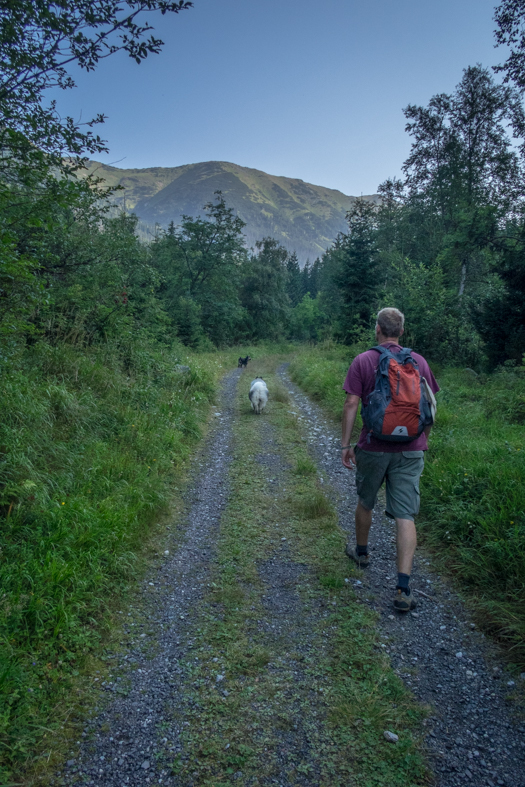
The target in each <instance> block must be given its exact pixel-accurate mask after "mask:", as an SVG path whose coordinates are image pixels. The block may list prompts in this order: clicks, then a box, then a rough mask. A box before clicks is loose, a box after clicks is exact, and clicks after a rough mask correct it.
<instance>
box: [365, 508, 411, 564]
mask: <svg viewBox="0 0 525 787" xmlns="http://www.w3.org/2000/svg"><path fill="white" fill-rule="evenodd" d="M356 519H357V516H356ZM396 525H397V570H398V571H399V573H400V574H407V575H408V576H410V574H411V573H412V562H413V560H414V552H415V551H416V546H417V535H416V526H415V524H414V522H413V521H412V520H411V519H399V518H396ZM356 530H357V525H356ZM357 543H359V541H358V542H357Z"/></svg>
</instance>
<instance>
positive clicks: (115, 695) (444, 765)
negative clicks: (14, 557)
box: [52, 365, 525, 787]
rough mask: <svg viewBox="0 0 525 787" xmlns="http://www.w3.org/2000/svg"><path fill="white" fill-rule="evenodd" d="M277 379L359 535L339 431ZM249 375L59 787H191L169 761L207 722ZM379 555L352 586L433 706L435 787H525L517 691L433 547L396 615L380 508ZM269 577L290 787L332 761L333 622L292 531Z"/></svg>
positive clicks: (268, 635) (267, 453) (275, 675)
mask: <svg viewBox="0 0 525 787" xmlns="http://www.w3.org/2000/svg"><path fill="white" fill-rule="evenodd" d="M279 374H280V376H281V378H282V380H283V382H284V383H285V385H286V387H287V389H288V390H289V392H290V394H291V397H292V404H291V406H290V408H291V409H292V410H293V411H295V413H296V415H297V418H298V419H299V420H300V422H301V423H302V425H303V433H304V435H305V437H306V439H307V441H308V446H309V450H310V452H311V454H312V457H313V458H314V459H315V460H316V462H317V464H318V466H319V468H320V469H321V470H322V472H323V474H324V477H325V485H326V488H327V492H328V493H329V494H330V496H331V497H332V500H333V502H334V504H335V506H336V508H337V510H338V513H339V517H340V522H341V525H342V527H343V528H344V529H346V530H348V531H349V532H351V531H353V524H352V519H353V509H354V506H355V487H354V482H353V479H352V477H351V476H349V473H348V472H347V471H346V470H344V469H343V468H342V466H341V465H340V459H339V456H340V455H339V451H338V450H337V448H338V446H339V445H340V435H339V430H338V428H337V427H336V426H335V425H334V423H333V422H331V421H330V420H329V419H327V418H326V416H325V415H324V414H323V412H322V410H321V408H320V407H318V406H317V405H315V404H313V403H312V402H311V401H310V400H309V399H308V397H307V396H306V395H305V394H304V393H302V392H301V391H300V389H299V388H298V387H297V386H295V385H294V384H293V383H292V382H291V381H290V379H289V376H288V374H287V372H286V365H283V366H282V367H281V368H280V370H279ZM239 376H240V371H238V370H235V371H233V372H231V373H230V374H228V375H227V376H226V378H225V381H224V383H223V386H222V389H221V391H220V394H219V404H218V407H217V408H216V410H215V417H216V423H215V424H214V425H213V427H212V429H211V430H210V433H209V435H208V437H207V440H206V443H205V445H204V446H203V448H202V451H201V452H200V453H199V454H198V455H197V456H196V457H195V461H194V467H193V472H192V477H193V481H192V483H191V485H190V488H189V490H188V493H187V495H186V507H187V514H186V522H185V532H184V539H183V541H182V543H180V535H179V536H178V538H179V541H178V542H177V540H176V539H177V536H176V535H174V538H173V543H172V544H171V545H170V544H169V543H168V544H167V547H168V549H169V552H170V553H171V554H168V555H166V557H165V560H163V561H162V563H161V564H160V565H159V566H158V568H157V569H156V570H155V571H154V572H152V574H151V575H150V576H148V577H147V578H146V579H145V580H144V582H143V587H142V592H141V596H142V600H141V604H140V610H136V612H137V614H136V615H135V611H134V610H132V611H131V612H129V614H128V616H127V617H128V620H127V623H126V625H125V626H124V631H125V632H127V633H128V634H129V635H130V637H131V644H130V645H129V647H128V649H127V650H124V651H123V652H122V653H120V654H118V655H116V656H115V657H114V658H113V659H112V660H111V664H112V666H111V668H110V672H111V675H110V676H109V678H108V680H107V681H106V682H104V683H103V684H102V689H103V690H104V692H105V695H102V696H101V699H100V702H99V704H98V708H97V709H95V713H94V715H93V717H92V720H91V721H90V722H89V723H88V724H87V725H86V727H85V729H84V731H83V733H82V739H81V741H79V743H78V745H77V747H76V749H75V751H74V752H73V753H72V754H71V755H70V759H69V760H68V761H67V765H66V767H65V769H64V770H63V771H62V772H61V773H58V774H56V776H55V779H54V781H53V782H52V783H54V784H56V785H58V784H60V785H74V784H88V785H96V787H116V786H117V785H118V786H119V787H127V786H128V785H129V787H139V785H140V787H147V785H149V784H151V785H153V784H155V785H158V784H161V785H171V786H172V787H188V784H186V783H184V784H182V783H181V780H180V778H178V777H177V776H174V775H173V773H172V771H171V769H170V767H169V764H170V763H172V762H173V760H174V759H175V758H176V757H177V755H178V754H179V753H181V752H182V742H181V741H182V732H183V730H184V727H185V725H186V724H188V721H187V719H188V718H190V717H191V716H192V715H193V716H194V713H195V709H194V708H193V707H192V702H193V701H194V700H193V699H192V696H191V692H189V691H188V690H187V689H188V686H189V681H190V680H191V678H190V675H191V665H192V664H194V663H195V659H196V657H197V653H196V652H195V651H194V650H193V645H194V639H193V637H194V636H195V633H194V632H195V629H194V627H195V626H196V625H197V623H198V617H197V618H196V617H195V615H194V614H193V613H194V612H195V611H196V610H198V605H199V602H200V600H201V599H202V596H203V593H204V590H205V588H206V586H207V583H208V581H209V571H210V567H211V565H212V564H213V560H214V556H215V543H216V540H217V536H218V531H219V522H220V518H221V514H222V512H223V510H224V509H225V507H226V505H227V503H228V493H229V489H228V471H229V467H230V463H231V457H232V450H233V444H232V443H233V438H232V426H233V422H234V418H235V410H234V407H235V391H236V386H237V381H238V379H239ZM260 428H261V429H262V436H263V442H262V446H261V451H260V454H258V456H257V457H256V459H257V461H258V463H259V464H260V465H261V466H262V467H263V468H264V469H265V470H266V469H268V471H270V470H271V473H270V475H271V476H272V477H271V478H268V485H269V491H270V493H271V494H272V496H275V500H276V501H277V499H278V496H279V495H280V493H281V490H280V489H279V473H276V468H277V467H278V464H279V462H280V461H281V459H280V458H279V451H278V448H277V444H276V441H274V440H273V432H272V427H271V425H270V424H268V423H266V422H264V421H263V420H262V419H261V421H260ZM210 446H213V450H210ZM283 469H284V466H283ZM352 538H353V536H352ZM272 543H273V542H272ZM371 548H372V549H371V554H372V562H371V566H370V568H369V570H368V571H366V572H363V575H362V577H361V579H359V580H353V582H354V587H355V589H356V591H357V593H358V595H360V596H361V597H362V600H363V603H365V604H368V605H370V606H371V607H373V608H374V609H376V610H377V611H378V613H379V625H380V629H381V633H382V639H383V643H382V645H381V647H382V649H383V650H384V651H385V652H386V653H388V654H389V655H390V659H391V662H392V665H393V667H394V669H395V670H396V671H397V672H398V674H400V676H401V677H402V678H403V680H404V681H405V683H407V684H408V685H409V687H410V688H411V689H412V691H413V692H414V694H415V695H416V697H417V698H418V699H419V700H421V701H422V702H425V703H428V704H430V705H431V706H432V707H433V712H432V715H431V716H430V718H429V719H428V720H427V729H428V736H427V746H428V751H429V756H430V759H431V763H432V766H433V768H434V771H435V773H436V782H435V784H436V787H457V785H465V784H467V785H472V786H473V787H484V786H485V785H488V786H489V787H494V785H498V786H501V787H503V785H505V787H525V776H524V774H525V758H524V754H525V744H524V736H523V732H524V731H525V726H524V725H523V722H522V721H520V720H519V719H518V718H517V714H516V713H515V709H514V707H513V705H512V704H511V703H510V702H509V701H508V700H507V699H506V695H507V694H508V693H511V692H512V689H513V687H512V685H510V684H509V681H510V676H509V675H507V674H506V673H505V670H504V667H503V666H502V665H501V663H498V658H497V653H496V651H495V650H494V649H493V648H491V646H490V644H489V643H488V642H487V641H486V640H485V639H484V637H483V635H482V634H481V633H479V632H478V631H477V630H476V628H475V626H474V624H473V623H471V621H470V619H469V615H468V612H467V611H466V610H465V608H464V606H463V605H462V603H461V601H460V600H459V599H458V597H457V596H456V595H455V594H454V593H453V592H452V591H451V590H450V588H449V587H448V585H447V583H446V582H445V581H444V580H442V579H441V578H440V577H438V576H436V574H435V573H433V571H432V567H431V564H430V561H429V560H428V559H427V558H426V557H425V555H424V553H423V552H422V551H421V550H420V551H419V552H418V557H417V559H416V564H415V570H414V582H413V586H414V588H415V590H416V591H419V592H418V593H416V595H417V599H418V609H417V612H416V613H412V614H410V615H408V616H400V615H395V614H393V610H392V595H393V587H394V585H395V578H396V574H395V571H396V569H395V542H394V531H393V528H392V524H391V523H390V522H389V520H387V519H386V518H384V517H383V516H382V515H381V514H380V513H379V512H376V513H375V514H374V524H373V529H372V533H371ZM257 569H258V574H259V578H260V580H262V583H263V587H264V591H263V596H262V602H263V613H262V615H261V616H260V618H259V619H258V620H257V621H254V626H256V627H255V628H254V630H253V636H254V638H256V639H257V638H261V637H262V639H263V640H265V641H266V642H267V644H268V645H271V648H272V650H274V651H275V652H276V653H280V657H279V658H277V659H276V660H275V661H274V662H273V663H272V664H271V665H269V674H268V677H269V678H270V679H271V680H272V681H273V682H274V684H275V686H276V688H278V690H279V694H278V695H276V699H277V700H278V702H279V703H280V707H279V710H280V711H281V712H282V716H283V718H285V717H286V718H289V719H290V721H291V723H289V724H288V723H286V724H284V725H283V726H282V728H278V729H277V730H274V732H273V733H272V734H274V735H277V738H278V740H279V745H278V747H277V751H276V753H275V756H276V757H277V760H276V762H275V773H276V776H277V774H278V778H277V779H276V780H275V782H274V781H272V783H276V784H287V783H288V782H287V781H286V778H285V774H286V772H288V771H289V770H290V769H291V768H293V767H294V765H296V764H297V762H298V761H315V756H312V754H313V752H317V751H318V750H319V749H322V750H323V751H324V750H325V747H326V751H327V754H328V753H329V743H330V741H329V740H328V739H327V740H324V733H323V726H324V725H323V724H322V723H321V724H320V721H321V718H322V717H323V713H324V708H323V702H322V700H321V696H322V695H321V694H319V692H321V691H322V687H320V686H316V685H315V682H314V683H312V678H313V673H312V667H311V664H312V662H313V661H315V655H316V653H317V650H316V649H319V648H321V649H322V648H323V647H324V645H323V643H320V642H318V641H314V640H315V639H316V638H315V637H314V636H313V634H312V632H313V630H314V628H315V623H316V621H318V620H319V619H320V617H322V616H323V615H324V614H327V613H326V612H325V611H324V610H323V609H322V608H321V607H319V605H318V604H317V602H316V601H313V602H311V603H308V604H305V600H304V598H303V597H302V596H301V594H300V593H299V592H298V586H299V585H301V584H302V583H303V581H304V580H306V579H307V575H308V569H307V567H306V566H302V565H301V564H298V563H294V562H293V561H292V560H291V558H290V555H289V553H288V547H287V544H286V539H283V538H281V534H280V533H278V532H276V534H275V550H274V551H273V552H272V553H271V554H270V556H269V557H266V558H265V559H264V560H261V561H260V562H258V564H257ZM196 620H197V622H196ZM299 629H300V630H299ZM297 643H301V644H300V646H298V645H297ZM314 672H315V670H314ZM270 718H271V717H270ZM274 718H275V717H274ZM319 736H320V737H319ZM269 756H270V753H268V757H269ZM272 756H273V755H272ZM371 756H373V753H371ZM236 776H237V774H236ZM238 776H239V778H241V777H242V774H240V773H239V774H238ZM234 778H235V777H234ZM293 783H294V784H297V785H299V784H301V785H305V787H307V786H308V785H310V784H311V785H313V784H318V783H319V779H318V774H317V771H316V769H315V768H313V770H311V771H310V773H309V774H308V775H307V774H304V775H301V776H296V779H295V781H294V782H293ZM385 787H388V785H385Z"/></svg>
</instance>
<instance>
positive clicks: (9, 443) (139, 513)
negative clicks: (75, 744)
mask: <svg viewBox="0 0 525 787" xmlns="http://www.w3.org/2000/svg"><path fill="white" fill-rule="evenodd" d="M180 352H181V348H179V353H180ZM182 352H184V356H180V355H178V354H177V352H175V351H173V352H169V351H167V350H165V351H164V350H161V349H158V348H157V349H152V348H151V347H149V346H148V345H141V344H140V342H136V343H135V345H134V346H133V349H132V350H130V351H129V352H127V353H125V354H124V353H123V352H122V350H121V349H119V348H117V347H115V346H109V345H107V346H105V347H99V348H90V349H84V350H77V349H74V348H72V347H70V346H65V345H62V346H58V347H52V346H50V345H47V344H44V343H39V344H36V345H35V346H34V347H31V348H28V349H27V350H26V351H25V353H24V354H23V355H22V356H21V357H19V358H18V359H17V363H16V366H15V364H14V363H12V364H11V365H9V366H8V365H7V363H5V364H4V367H3V368H2V370H1V371H2V376H1V378H0V379H1V381H0V411H1V413H2V418H1V423H0V521H1V529H0V776H2V778H3V779H4V780H7V781H9V776H10V773H11V772H12V770H13V769H15V770H16V769H18V770H19V769H20V768H22V767H23V766H24V764H27V763H28V762H29V761H30V760H31V759H32V758H33V757H34V756H36V755H38V753H39V752H41V751H42V746H43V744H44V736H46V735H47V736H48V740H49V737H53V736H54V735H55V734H56V733H57V731H60V730H62V729H63V728H64V726H66V725H67V719H68V718H69V716H70V714H71V713H72V710H73V708H74V706H75V702H77V700H80V699H82V698H81V696H80V695H79V694H78V692H79V691H80V689H79V688H78V687H79V685H80V683H81V680H82V675H83V674H84V673H85V671H86V669H89V663H90V658H91V656H92V654H97V653H99V654H100V652H101V646H102V638H103V637H104V636H106V633H107V632H106V631H105V629H104V617H105V616H106V617H107V613H108V610H110V609H111V606H112V604H114V602H115V597H116V594H118V593H119V592H121V591H123V590H124V589H125V588H126V587H127V585H128V583H129V582H130V580H131V579H132V578H133V577H134V575H135V573H136V572H137V570H138V569H140V567H141V554H142V553H143V552H144V545H145V544H146V543H147V541H148V538H149V534H150V533H151V532H152V528H153V527H154V525H155V523H157V522H158V518H159V516H160V515H161V514H162V512H163V511H166V510H167V508H168V506H169V504H170V502H171V500H172V498H173V494H174V490H173V483H174V481H175V480H176V479H177V478H179V477H180V474H181V470H182V468H183V466H184V462H185V460H186V458H187V457H188V455H189V452H190V451H191V449H192V447H193V446H194V445H195V443H196V441H197V440H198V439H199V437H200V435H201V431H202V428H201V425H202V424H203V423H205V422H206V417H207V411H208V408H209V407H210V403H211V401H212V400H213V397H214V391H215V386H216V381H217V379H218V378H219V377H220V375H221V374H222V373H223V367H222V365H221V364H227V365H229V366H230V365H233V364H232V358H230V357H229V356H221V355H219V354H216V355H208V356H206V355H201V356H190V357H186V351H182ZM177 362H182V363H187V364H188V365H189V366H190V367H191V370H190V372H188V373H185V374H181V373H178V372H177V371H176V369H175V365H176V363H177Z"/></svg>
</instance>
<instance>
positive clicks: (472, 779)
mask: <svg viewBox="0 0 525 787" xmlns="http://www.w3.org/2000/svg"><path fill="white" fill-rule="evenodd" d="M279 373H280V376H281V379H282V380H283V382H284V383H285V384H286V386H287V388H288V391H289V393H290V394H291V395H292V396H293V400H294V404H295V408H294V409H295V411H296V413H297V417H298V418H299V419H300V420H301V422H302V424H303V426H304V436H305V437H306V439H307V440H308V445H309V449H310V451H311V454H312V456H313V458H315V460H316V461H317V463H318V465H319V466H320V467H322V469H323V470H324V472H325V473H326V476H327V480H328V482H329V484H330V487H331V489H332V490H333V502H334V504H335V505H336V507H337V510H338V514H339V519H340V524H341V527H342V528H343V529H345V530H346V531H347V532H349V533H350V534H351V535H350V537H351V540H352V543H353V511H354V508H355V504H356V493H355V482H354V481H353V479H352V478H350V477H349V473H348V471H347V470H345V469H344V468H343V467H342V465H341V462H340V452H339V451H338V450H337V449H338V447H339V446H340V444H341V443H340V429H339V427H337V426H335V425H334V423H333V422H332V421H330V420H329V419H328V418H327V417H326V416H325V414H324V413H323V411H322V410H321V408H320V407H319V406H318V405H316V404H315V403H313V402H312V401H311V400H310V399H309V398H308V397H307V396H306V395H305V394H304V393H303V392H302V391H301V390H300V389H299V388H298V386H296V385H294V384H293V383H292V381H291V380H290V377H289V375H288V373H287V371H286V365H283V366H282V367H281V368H280V370H279ZM394 533H395V531H394V527H393V525H392V523H391V522H390V521H389V520H388V519H387V518H386V517H385V516H383V515H382V512H380V510H379V506H377V507H376V511H375V513H374V517H373V526H372V530H371V537H370V544H371V555H372V560H371V564H370V567H369V569H367V571H366V572H362V578H361V579H360V580H356V581H354V587H355V589H356V591H357V592H358V594H359V595H360V596H361V597H362V600H363V603H365V604H369V605H370V606H371V607H373V608H374V609H376V610H377V611H378V613H379V615H380V618H379V620H380V623H379V625H380V627H381V630H382V632H383V635H384V649H385V652H386V653H388V654H389V655H390V659H391V663H392V665H393V667H394V669H395V670H396V671H397V673H398V674H399V675H400V676H401V677H402V678H403V680H404V681H405V683H406V684H407V685H408V686H410V688H411V689H412V691H413V692H414V694H415V695H416V697H418V698H419V699H420V700H421V701H422V702H425V703H428V704H430V705H431V706H432V707H433V709H434V712H433V715H432V716H431V717H430V718H429V719H428V722H427V726H428V736H427V739H426V742H427V746H428V749H429V752H430V754H431V759H432V761H433V767H434V770H435V773H436V784H437V785H438V787H456V785H463V784H471V785H473V786H474V787H481V785H488V787H494V785H498V786H499V787H503V785H505V787H524V785H525V736H524V733H525V724H524V722H523V718H522V717H521V718H520V716H519V715H518V713H517V709H516V708H515V707H514V706H513V705H512V704H511V703H509V701H508V700H507V699H506V698H507V696H508V695H511V694H512V692H513V681H512V678H511V676H510V675H509V674H507V673H506V672H505V668H504V666H503V664H501V663H500V661H498V654H497V651H496V650H495V648H493V647H491V645H490V643H489V642H488V641H487V640H486V639H485V638H484V636H483V634H481V633H479V632H478V631H477V630H476V627H475V625H474V623H472V620H471V618H470V616H469V614H468V611H467V610H466V608H465V606H464V605H463V604H462V602H461V601H460V599H459V598H458V597H457V595H456V594H455V593H454V592H453V590H451V589H450V587H449V585H448V584H447V583H446V582H445V581H444V580H443V579H442V578H441V577H439V576H437V575H436V574H435V573H434V572H433V571H432V568H431V565H430V561H429V559H428V558H427V557H425V555H424V552H423V551H422V550H419V551H418V553H417V556H416V560H415V566H414V572H413V581H412V585H413V587H414V588H415V589H416V593H415V596H416V598H417V602H418V608H417V610H416V612H414V613H410V614H409V615H404V616H402V615H399V614H395V615H394V614H393V609H392V597H393V588H394V586H395V580H396V573H395V572H396V567H395V538H394ZM418 591H419V592H418Z"/></svg>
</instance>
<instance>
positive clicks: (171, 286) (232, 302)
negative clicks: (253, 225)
mask: <svg viewBox="0 0 525 787" xmlns="http://www.w3.org/2000/svg"><path fill="white" fill-rule="evenodd" d="M204 207H205V210H206V211H207V213H206V218H196V219H194V218H192V217H191V216H185V217H184V219H183V221H182V224H181V226H180V227H175V226H174V224H173V223H172V224H170V226H169V228H168V230H167V232H165V233H162V234H161V235H160V236H159V237H158V238H157V240H156V241H155V243H154V244H153V247H152V250H151V252H152V264H153V266H154V268H155V269H156V270H157V271H158V273H159V276H160V282H159V288H158V294H159V297H160V299H161V301H162V303H163V305H164V308H165V309H166V312H167V314H168V316H169V317H171V319H172V321H173V324H174V326H175V327H176V329H177V330H178V331H179V333H180V335H181V336H182V337H183V338H184V340H185V341H186V342H187V343H189V344H190V345H192V346H195V345H198V344H199V343H200V339H201V337H203V336H206V337H207V338H208V340H209V341H211V342H214V343H215V344H225V343H227V342H229V341H231V340H232V339H233V338H235V337H236V335H237V334H238V331H239V326H240V323H241V322H242V320H243V317H244V311H243V309H242V306H241V297H240V286H241V272H242V266H243V262H244V260H245V258H246V249H245V247H244V244H243V236H242V229H243V227H244V222H243V221H242V220H241V219H240V218H239V217H238V216H234V213H233V209H232V208H229V207H227V206H226V202H225V200H224V197H223V196H222V194H221V193H220V192H217V195H216V201H215V203H208V204H207V205H205V206H204Z"/></svg>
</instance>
